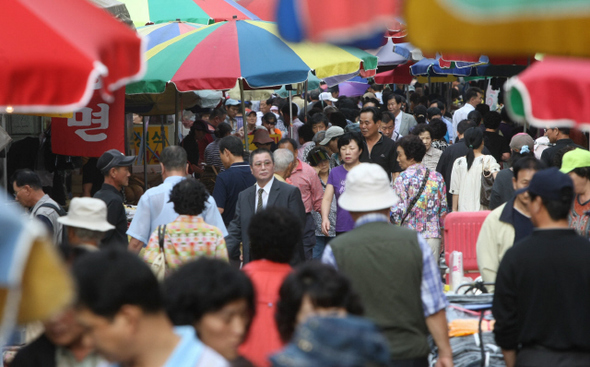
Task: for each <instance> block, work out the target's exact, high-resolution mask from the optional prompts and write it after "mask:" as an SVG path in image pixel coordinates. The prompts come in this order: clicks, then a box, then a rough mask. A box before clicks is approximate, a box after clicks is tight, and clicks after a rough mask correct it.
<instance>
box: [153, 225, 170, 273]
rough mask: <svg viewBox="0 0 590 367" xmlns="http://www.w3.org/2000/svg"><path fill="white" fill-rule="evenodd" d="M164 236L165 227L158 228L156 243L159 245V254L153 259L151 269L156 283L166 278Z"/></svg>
mask: <svg viewBox="0 0 590 367" xmlns="http://www.w3.org/2000/svg"><path fill="white" fill-rule="evenodd" d="M165 235H166V225H163V226H158V243H159V245H160V252H159V253H158V256H156V258H155V259H154V261H153V262H152V265H151V269H152V271H153V272H154V274H155V275H156V278H158V281H160V282H161V281H163V280H164V277H165V276H166V255H165V254H164V252H165V251H164V237H165Z"/></svg>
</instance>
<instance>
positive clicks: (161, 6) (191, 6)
mask: <svg viewBox="0 0 590 367" xmlns="http://www.w3.org/2000/svg"><path fill="white" fill-rule="evenodd" d="M121 1H122V2H123V3H125V5H127V9H128V10H129V15H130V16H131V20H133V23H134V24H135V25H136V26H143V25H146V24H148V23H165V22H170V21H174V20H177V19H179V20H182V21H184V22H193V23H200V24H211V23H214V22H221V21H225V20H231V19H253V20H260V18H258V17H257V16H256V15H254V14H252V13H251V12H250V11H248V10H247V9H246V8H244V7H243V6H241V5H239V4H237V3H236V2H235V1H233V0H121Z"/></svg>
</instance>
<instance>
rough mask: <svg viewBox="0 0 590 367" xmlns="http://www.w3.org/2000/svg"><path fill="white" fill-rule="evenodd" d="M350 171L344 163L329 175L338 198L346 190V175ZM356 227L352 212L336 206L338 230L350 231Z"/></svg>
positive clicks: (329, 180)
mask: <svg viewBox="0 0 590 367" xmlns="http://www.w3.org/2000/svg"><path fill="white" fill-rule="evenodd" d="M347 174H348V171H347V170H346V169H344V165H342V166H338V167H334V168H333V169H332V170H331V171H330V175H329V176H328V184H330V185H332V186H334V193H335V194H336V200H338V199H339V198H340V195H342V193H343V192H344V189H345V187H344V186H345V183H346V175H347ZM353 228H354V221H353V220H352V217H351V216H350V213H349V212H348V211H346V210H344V209H342V208H341V207H340V205H337V206H336V232H348V231H350V230H352V229H353Z"/></svg>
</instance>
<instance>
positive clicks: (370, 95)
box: [363, 92, 377, 99]
mask: <svg viewBox="0 0 590 367" xmlns="http://www.w3.org/2000/svg"><path fill="white" fill-rule="evenodd" d="M367 98H373V99H377V96H376V95H375V93H373V92H367V93H365V94H363V99H367Z"/></svg>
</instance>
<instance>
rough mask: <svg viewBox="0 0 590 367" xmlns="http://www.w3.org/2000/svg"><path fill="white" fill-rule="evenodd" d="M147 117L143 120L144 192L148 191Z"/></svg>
mask: <svg viewBox="0 0 590 367" xmlns="http://www.w3.org/2000/svg"><path fill="white" fill-rule="evenodd" d="M145 119H146V118H145V117H144V118H143V147H142V149H143V189H144V192H145V191H147V138H148V136H146V135H149V134H147V132H148V131H147V123H146V121H145Z"/></svg>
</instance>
